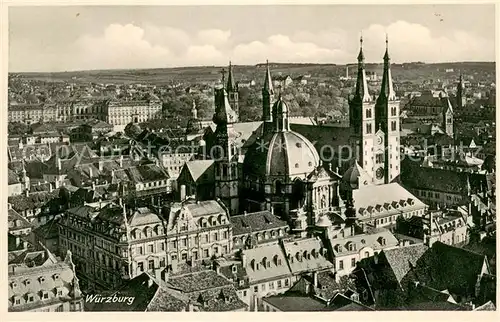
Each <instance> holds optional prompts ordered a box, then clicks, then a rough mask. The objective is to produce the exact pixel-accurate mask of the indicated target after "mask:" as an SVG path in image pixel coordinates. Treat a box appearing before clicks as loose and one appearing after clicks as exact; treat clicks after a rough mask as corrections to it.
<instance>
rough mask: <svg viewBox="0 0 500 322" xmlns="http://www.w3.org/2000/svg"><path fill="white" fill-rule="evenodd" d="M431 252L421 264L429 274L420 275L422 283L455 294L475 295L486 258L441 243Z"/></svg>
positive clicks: (434, 246)
mask: <svg viewBox="0 0 500 322" xmlns="http://www.w3.org/2000/svg"><path fill="white" fill-rule="evenodd" d="M431 250H432V251H431V254H430V255H431V256H426V257H425V258H424V260H423V261H422V263H419V264H420V265H419V266H421V267H422V268H423V271H424V272H427V274H419V278H420V280H421V282H425V283H426V284H427V285H428V286H430V287H433V288H435V289H440V290H444V289H448V290H450V291H451V292H453V293H455V294H460V295H466V294H474V292H475V291H474V290H475V285H476V282H477V279H478V275H479V274H480V273H481V271H482V268H483V265H486V256H484V255H479V254H477V253H473V252H471V251H468V250H465V249H462V248H458V247H454V246H450V245H446V244H443V243H441V242H436V243H434V244H433V245H432V248H431Z"/></svg>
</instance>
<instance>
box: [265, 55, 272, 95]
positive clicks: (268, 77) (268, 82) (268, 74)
mask: <svg viewBox="0 0 500 322" xmlns="http://www.w3.org/2000/svg"><path fill="white" fill-rule="evenodd" d="M264 90H266V91H268V92H269V94H274V89H273V81H272V79H271V70H270V69H269V60H267V59H266V79H265V81H264Z"/></svg>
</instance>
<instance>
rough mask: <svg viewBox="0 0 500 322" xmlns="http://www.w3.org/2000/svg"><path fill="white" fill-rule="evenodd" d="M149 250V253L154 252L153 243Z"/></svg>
mask: <svg viewBox="0 0 500 322" xmlns="http://www.w3.org/2000/svg"><path fill="white" fill-rule="evenodd" d="M148 251H149V253H153V252H154V250H153V245H148Z"/></svg>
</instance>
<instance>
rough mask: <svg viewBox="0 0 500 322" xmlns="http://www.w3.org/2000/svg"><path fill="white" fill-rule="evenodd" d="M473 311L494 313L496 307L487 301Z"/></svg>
mask: <svg viewBox="0 0 500 322" xmlns="http://www.w3.org/2000/svg"><path fill="white" fill-rule="evenodd" d="M474 311H496V306H495V304H493V302H491V301H488V302H486V303H484V304H483V305H481V306H478V307H476V308H475V309H474Z"/></svg>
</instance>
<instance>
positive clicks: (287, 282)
mask: <svg viewBox="0 0 500 322" xmlns="http://www.w3.org/2000/svg"><path fill="white" fill-rule="evenodd" d="M289 283H290V282H289V281H288V278H287V279H286V280H285V286H288V285H289Z"/></svg>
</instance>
